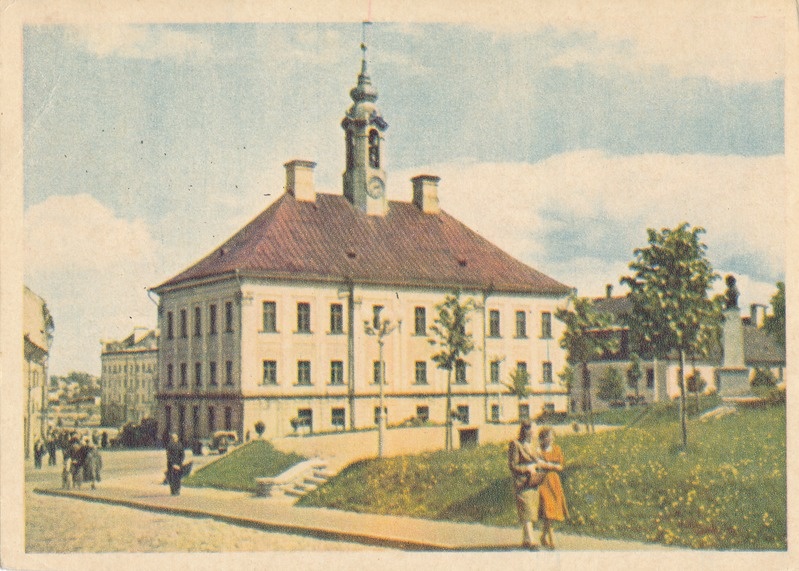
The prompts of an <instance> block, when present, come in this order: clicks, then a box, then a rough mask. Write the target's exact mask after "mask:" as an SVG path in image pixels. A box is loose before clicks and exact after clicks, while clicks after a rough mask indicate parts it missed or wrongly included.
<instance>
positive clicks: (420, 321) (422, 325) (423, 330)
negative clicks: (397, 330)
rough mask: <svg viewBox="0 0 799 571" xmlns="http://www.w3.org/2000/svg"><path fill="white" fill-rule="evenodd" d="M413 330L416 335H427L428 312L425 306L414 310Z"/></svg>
mask: <svg viewBox="0 0 799 571" xmlns="http://www.w3.org/2000/svg"><path fill="white" fill-rule="evenodd" d="M413 332H414V334H415V335H427V313H426V312H425V308H424V307H417V308H416V309H414V311H413Z"/></svg>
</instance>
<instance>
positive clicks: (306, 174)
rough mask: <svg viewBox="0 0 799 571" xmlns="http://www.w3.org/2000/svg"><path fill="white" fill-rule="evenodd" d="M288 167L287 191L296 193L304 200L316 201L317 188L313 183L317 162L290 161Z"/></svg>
mask: <svg viewBox="0 0 799 571" xmlns="http://www.w3.org/2000/svg"><path fill="white" fill-rule="evenodd" d="M283 166H284V167H286V192H288V193H289V194H292V195H294V198H295V199H296V200H299V201H302V202H316V188H315V187H314V183H313V169H314V167H315V166H316V163H314V162H311V161H300V160H294V161H289V162H287V163H286V164H285V165H283Z"/></svg>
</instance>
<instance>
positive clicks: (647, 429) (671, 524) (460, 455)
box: [301, 405, 787, 549]
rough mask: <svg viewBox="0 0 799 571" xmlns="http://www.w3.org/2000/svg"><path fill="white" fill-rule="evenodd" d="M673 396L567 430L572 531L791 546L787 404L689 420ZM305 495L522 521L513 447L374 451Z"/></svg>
mask: <svg viewBox="0 0 799 571" xmlns="http://www.w3.org/2000/svg"><path fill="white" fill-rule="evenodd" d="M688 434H689V450H688V452H685V453H681V452H680V451H679V450H678V448H677V446H676V443H677V442H678V439H679V425H678V424H677V423H676V411H675V409H674V407H671V408H669V409H656V410H654V411H653V412H652V413H651V414H649V415H647V416H646V417H645V418H644V419H642V420H641V421H640V422H639V423H637V424H636V425H635V426H634V427H632V428H628V429H620V430H616V431H610V432H605V433H600V434H596V435H584V434H581V435H571V436H568V437H563V438H561V439H560V441H559V443H560V445H561V446H562V447H563V450H564V454H565V456H566V462H567V467H566V470H565V471H564V474H563V485H564V489H565V491H566V497H567V501H568V503H569V506H570V511H571V514H570V516H571V517H570V520H569V521H568V522H565V523H563V524H561V528H562V529H564V530H568V531H572V532H577V533H585V534H590V535H593V536H597V537H620V538H629V539H638V540H646V541H654V542H659V543H665V544H677V545H685V546H690V547H705V548H714V547H715V548H733V549H785V547H786V541H787V539H786V479H785V478H786V474H785V442H786V435H785V407H784V405H783V406H775V407H769V408H766V409H761V410H744V411H741V412H739V413H737V414H734V415H730V416H726V417H723V418H720V419H715V420H709V421H705V422H701V421H697V420H693V421H691V422H690V423H689V433H688ZM301 504H302V505H317V506H327V507H334V508H339V509H345V510H352V511H363V512H374V513H387V514H398V515H412V516H418V517H425V518H431V519H450V520H457V521H474V522H484V523H488V524H497V525H516V516H515V509H514V504H513V496H512V492H511V489H510V479H509V476H508V469H507V465H506V447H505V446H500V445H487V446H481V447H479V448H477V449H473V450H456V451H454V452H450V453H446V452H443V451H441V452H435V453H428V454H422V455H418V456H405V457H398V458H387V459H382V460H378V459H375V460H366V461H362V462H358V463H356V464H353V465H351V466H349V467H348V468H347V469H346V470H344V471H343V472H342V473H341V474H340V475H339V476H338V477H337V478H335V479H334V480H332V481H331V482H330V483H328V484H327V485H326V486H323V487H322V488H319V489H318V490H316V491H315V492H313V493H311V494H309V495H308V496H306V497H305V498H303V500H301Z"/></svg>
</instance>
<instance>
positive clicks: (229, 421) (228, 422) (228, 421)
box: [225, 406, 233, 430]
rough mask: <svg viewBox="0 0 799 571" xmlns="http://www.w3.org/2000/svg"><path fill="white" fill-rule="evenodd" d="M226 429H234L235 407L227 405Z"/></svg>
mask: <svg viewBox="0 0 799 571" xmlns="http://www.w3.org/2000/svg"><path fill="white" fill-rule="evenodd" d="M225 430H233V409H232V408H230V407H229V406H226V407H225Z"/></svg>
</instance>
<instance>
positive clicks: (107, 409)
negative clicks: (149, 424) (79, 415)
mask: <svg viewBox="0 0 799 571" xmlns="http://www.w3.org/2000/svg"><path fill="white" fill-rule="evenodd" d="M100 361H101V363H102V374H101V377H100V386H101V391H102V392H101V400H100V402H101V413H100V416H101V419H100V422H101V424H102V425H103V426H120V425H122V424H125V423H126V422H140V421H141V420H142V419H143V418H152V417H153V416H154V405H155V394H156V390H157V387H158V333H157V332H156V331H154V330H148V329H145V328H137V329H134V331H133V333H132V334H130V335H129V336H128V337H126V338H125V339H123V340H122V341H104V342H103V349H102V353H101V355H100Z"/></svg>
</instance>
